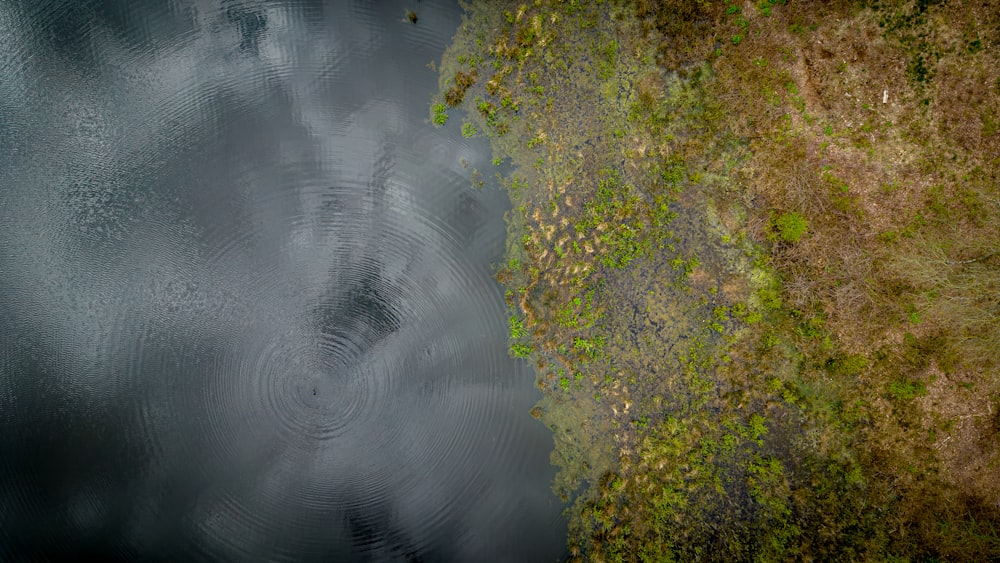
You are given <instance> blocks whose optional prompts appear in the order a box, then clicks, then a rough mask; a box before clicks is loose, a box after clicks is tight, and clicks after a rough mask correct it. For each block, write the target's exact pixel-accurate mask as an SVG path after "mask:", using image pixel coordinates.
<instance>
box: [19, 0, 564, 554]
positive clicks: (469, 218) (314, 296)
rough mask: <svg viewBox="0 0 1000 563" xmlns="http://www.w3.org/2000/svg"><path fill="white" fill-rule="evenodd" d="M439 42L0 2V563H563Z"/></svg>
mask: <svg viewBox="0 0 1000 563" xmlns="http://www.w3.org/2000/svg"><path fill="white" fill-rule="evenodd" d="M410 8H412V9H414V10H415V11H416V13H417V15H418V18H419V19H418V21H417V23H416V24H411V23H410V22H409V21H407V20H406V16H405V14H406V10H407V9H410ZM459 17H460V10H459V8H458V6H456V5H452V3H450V2H432V1H429V0H424V1H422V2H417V0H413V1H411V2H394V1H370V0H362V1H357V2H334V1H272V2H265V1H231V2H230V1H220V0H214V1H195V0H172V1H167V0H148V1H141V2H140V1H134V0H116V1H109V0H105V1H96V0H95V1H86V0H54V1H43V0H8V1H5V2H2V3H0V559H2V560H21V559H47V558H53V559H66V558H75V557H80V556H83V555H93V556H98V557H100V558H102V559H125V560H184V561H190V560H228V561H248V560H288V561H395V560H399V561H416V560H422V561H505V560H506V561H551V560H553V559H555V558H558V557H560V556H561V555H563V549H564V547H563V546H564V542H565V534H566V524H565V522H564V521H563V519H562V518H561V515H560V512H561V510H562V506H561V505H560V504H559V503H558V499H557V498H556V497H555V496H554V495H553V494H552V493H551V491H550V490H549V485H550V482H551V479H552V477H553V474H554V469H553V468H552V467H551V466H550V464H549V457H548V456H549V451H550V449H551V445H552V441H551V435H550V433H549V432H548V430H547V429H545V428H544V427H543V426H542V425H541V424H539V423H538V422H537V421H535V420H533V419H532V418H531V417H530V416H529V415H528V411H529V409H530V408H531V406H532V404H533V403H534V401H535V400H537V398H538V394H537V392H536V390H535V389H534V386H533V374H532V372H531V370H530V368H529V366H527V365H525V364H523V363H521V362H517V361H514V360H512V359H510V358H509V357H508V355H507V349H506V330H507V327H506V309H505V307H504V304H503V299H502V294H501V288H500V287H499V285H498V284H497V283H496V282H495V281H494V280H493V279H492V277H491V274H492V267H491V264H492V263H495V262H498V261H500V260H501V256H502V252H503V241H504V236H505V227H504V224H503V220H502V215H503V212H504V211H505V210H506V209H507V208H508V207H509V202H508V201H507V198H506V196H505V195H504V194H503V193H502V192H501V191H500V190H499V189H490V188H489V187H487V188H486V189H481V190H473V189H472V188H471V185H470V184H471V183H470V180H469V176H470V174H471V170H472V169H473V168H476V167H478V168H479V169H481V170H488V169H489V167H490V164H489V159H490V155H489V154H488V148H487V146H486V144H485V142H483V141H482V140H479V142H473V141H469V140H465V139H462V138H461V136H460V134H459V133H458V124H457V123H456V122H457V121H458V119H457V118H454V117H453V119H452V123H450V124H449V126H448V127H446V128H443V129H435V128H433V127H432V126H431V125H430V123H429V119H428V117H429V115H428V113H429V112H428V109H427V108H428V105H429V103H430V100H431V95H432V93H433V92H435V91H436V83H437V73H436V72H434V71H433V70H431V69H430V68H428V67H427V65H428V63H429V62H431V61H433V60H437V59H439V58H440V55H441V53H442V52H443V50H444V48H445V46H446V45H447V43H449V42H450V39H451V36H452V34H453V33H454V31H455V29H456V27H457V25H458V22H459ZM487 176H488V174H487Z"/></svg>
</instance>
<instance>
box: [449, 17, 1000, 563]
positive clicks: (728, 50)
mask: <svg viewBox="0 0 1000 563" xmlns="http://www.w3.org/2000/svg"><path fill="white" fill-rule="evenodd" d="M466 9H467V15H466V17H465V19H464V20H463V24H462V26H461V28H460V29H459V32H458V34H457V35H456V37H455V41H454V43H453V45H452V46H451V47H450V48H449V50H448V51H447V52H446V53H445V55H444V57H443V59H442V63H441V65H440V67H439V68H440V69H441V81H440V87H441V93H440V99H439V100H438V102H439V103H438V104H437V105H435V106H434V109H433V114H434V116H435V122H436V123H439V124H441V125H443V124H444V121H445V120H446V119H447V113H446V111H447V107H448V106H454V107H456V108H458V110H460V111H464V113H465V117H466V119H467V120H468V121H467V125H468V127H466V126H464V125H463V132H466V131H467V132H468V133H469V134H470V135H471V134H482V135H485V136H487V137H488V138H489V139H490V141H491V144H492V147H493V151H494V157H495V159H494V163H496V164H499V162H500V161H502V160H505V159H506V160H507V161H509V162H510V163H511V165H512V167H511V169H510V170H511V172H510V173H509V174H508V175H507V176H506V177H504V178H502V182H503V184H504V185H505V187H506V188H507V189H508V192H509V194H510V197H511V201H512V203H513V210H512V211H511V213H510V214H509V216H508V228H509V231H508V244H507V254H508V256H507V258H506V263H505V264H503V265H502V266H500V267H499V268H498V272H497V278H498V280H499V281H500V282H501V283H503V284H504V285H505V286H506V288H507V291H506V297H507V301H508V304H509V305H510V306H511V309H512V313H511V317H510V337H511V354H512V355H514V356H517V357H522V358H526V359H528V360H529V361H531V362H532V363H533V364H534V365H535V366H536V368H537V374H538V379H537V383H538V386H539V388H540V389H542V391H543V395H544V398H543V400H542V401H540V402H539V404H538V405H536V407H535V408H534V409H532V412H531V414H532V416H534V417H536V418H539V419H540V420H541V421H542V422H544V423H545V424H547V425H548V426H549V428H551V429H552V431H553V436H554V441H555V450H554V453H553V462H554V463H556V464H557V465H558V466H559V468H560V471H559V473H558V475H557V477H556V481H555V483H554V489H555V491H556V493H557V494H559V495H560V496H562V497H563V498H565V499H567V500H569V501H571V502H570V504H569V505H568V506H569V508H568V509H567V514H568V517H569V518H570V537H569V538H568V542H569V543H568V545H569V551H570V554H571V556H572V557H573V558H574V559H586V560H595V561H605V560H607V561H673V560H677V561H687V560H720V561H748V560H754V561H787V560H796V561H797V560H807V559H816V560H849V561H865V560H868V561H888V560H895V561H923V560H972V561H981V560H990V559H996V558H1000V378H998V376H997V369H998V368H1000V362H998V361H997V360H998V358H1000V352H998V351H1000V322H998V321H1000V319H998V316H1000V188H998V185H1000V172H998V171H1000V125H998V124H1000V4H997V3H996V2H992V1H989V2H982V1H979V2H962V1H945V0H939V1H930V0H911V1H907V2H879V1H872V2H847V1H832V2H808V3H805V2H795V1H794V0H787V1H786V0H761V1H759V2H743V3H719V2H713V1H709V0H634V1H627V0H617V1H611V0H604V1H598V0H594V1H590V2H587V1H583V0H535V1H533V2H523V3H519V2H516V1H513V2H504V1H491V2H481V3H474V4H470V5H468V6H466ZM438 116H444V117H443V119H441V120H440V121H439V120H438ZM581 484H585V485H587V486H586V488H585V489H584V492H582V493H580V492H579V491H580V490H581V489H580V485H581Z"/></svg>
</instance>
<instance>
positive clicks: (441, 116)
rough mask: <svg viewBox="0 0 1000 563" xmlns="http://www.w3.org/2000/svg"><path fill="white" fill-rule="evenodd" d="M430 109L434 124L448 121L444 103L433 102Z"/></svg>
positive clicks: (442, 123)
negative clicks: (432, 113)
mask: <svg viewBox="0 0 1000 563" xmlns="http://www.w3.org/2000/svg"><path fill="white" fill-rule="evenodd" d="M431 110H433V112H434V125H444V124H445V123H448V108H447V107H446V106H445V105H444V104H434V105H433V106H432V107H431Z"/></svg>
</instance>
